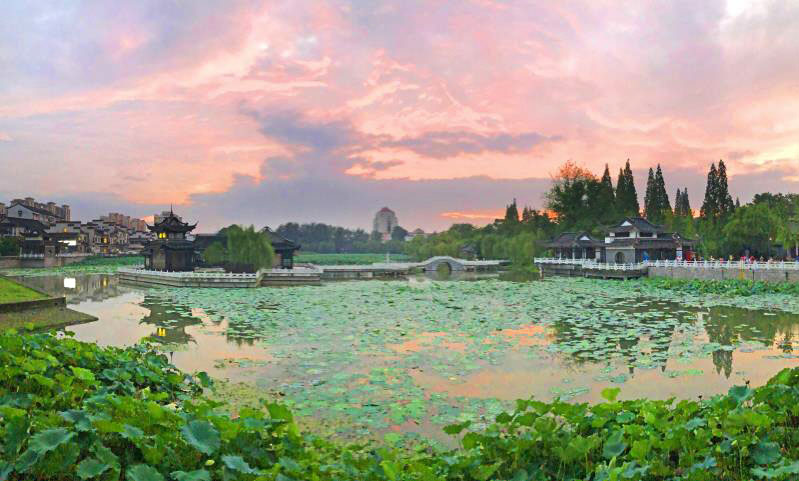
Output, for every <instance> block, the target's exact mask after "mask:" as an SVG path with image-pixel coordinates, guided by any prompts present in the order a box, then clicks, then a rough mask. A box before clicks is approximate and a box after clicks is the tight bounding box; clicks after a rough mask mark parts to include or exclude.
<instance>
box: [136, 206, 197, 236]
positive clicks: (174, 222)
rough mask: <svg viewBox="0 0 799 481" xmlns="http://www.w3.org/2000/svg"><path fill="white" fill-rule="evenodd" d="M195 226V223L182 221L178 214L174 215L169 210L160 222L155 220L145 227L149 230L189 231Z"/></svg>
mask: <svg viewBox="0 0 799 481" xmlns="http://www.w3.org/2000/svg"><path fill="white" fill-rule="evenodd" d="M195 227H197V223H196V222H195V223H194V225H190V224H189V223H188V222H183V221H182V220H180V218H179V217H178V216H176V215H175V213H174V212H172V211H171V210H170V211H169V215H167V216H164V218H163V219H161V221H160V222H156V223H155V224H154V225H148V226H147V229H149V230H150V232H183V233H186V232H191V231H193V230H194V228H195Z"/></svg>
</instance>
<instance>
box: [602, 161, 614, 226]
mask: <svg viewBox="0 0 799 481" xmlns="http://www.w3.org/2000/svg"><path fill="white" fill-rule="evenodd" d="M597 205H598V207H599V208H600V209H601V212H600V216H599V217H600V219H601V221H602V222H603V223H609V222H614V221H615V220H616V195H615V194H614V192H613V181H612V180H611V178H610V169H609V168H608V164H605V172H604V173H603V174H602V179H601V180H600V181H599V189H598V192H597Z"/></svg>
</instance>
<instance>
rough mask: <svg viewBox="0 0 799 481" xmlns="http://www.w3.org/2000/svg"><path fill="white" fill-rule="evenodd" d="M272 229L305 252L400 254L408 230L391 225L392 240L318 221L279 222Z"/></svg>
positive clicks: (375, 234)
mask: <svg viewBox="0 0 799 481" xmlns="http://www.w3.org/2000/svg"><path fill="white" fill-rule="evenodd" d="M275 232H277V233H278V234H280V235H281V236H283V237H285V238H287V239H291V240H292V241H294V242H296V243H298V244H300V245H301V246H302V250H303V251H305V252H319V253H323V254H330V253H384V252H391V253H392V254H400V253H402V252H403V244H404V240H405V236H406V235H407V234H408V231H406V230H405V229H403V228H402V227H400V226H397V227H395V228H394V230H393V232H392V233H391V240H390V241H388V242H383V241H382V238H381V236H380V234H379V233H377V232H372V233H367V232H366V231H365V230H363V229H347V228H346V227H338V226H333V225H329V224H323V223H319V222H313V223H308V224H299V223H297V222H287V223H285V224H281V225H280V226H279V227H278V228H277V229H275Z"/></svg>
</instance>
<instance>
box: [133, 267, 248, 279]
mask: <svg viewBox="0 0 799 481" xmlns="http://www.w3.org/2000/svg"><path fill="white" fill-rule="evenodd" d="M117 272H118V273H123V274H142V275H148V274H149V275H153V276H159V277H173V278H177V279H226V280H242V281H244V280H250V281H255V279H256V277H257V274H252V273H242V274H236V273H233V272H170V271H152V270H147V269H134V268H130V267H120V268H119V269H117Z"/></svg>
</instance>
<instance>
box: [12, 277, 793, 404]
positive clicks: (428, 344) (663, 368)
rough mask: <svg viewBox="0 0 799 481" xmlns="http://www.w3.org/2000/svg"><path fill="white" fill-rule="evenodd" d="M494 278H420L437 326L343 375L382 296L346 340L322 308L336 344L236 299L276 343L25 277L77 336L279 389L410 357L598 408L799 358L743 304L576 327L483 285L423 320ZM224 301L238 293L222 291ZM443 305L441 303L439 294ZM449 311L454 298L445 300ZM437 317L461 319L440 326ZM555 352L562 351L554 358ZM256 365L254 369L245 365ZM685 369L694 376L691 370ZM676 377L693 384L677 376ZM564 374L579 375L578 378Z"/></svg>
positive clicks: (432, 386)
mask: <svg viewBox="0 0 799 481" xmlns="http://www.w3.org/2000/svg"><path fill="white" fill-rule="evenodd" d="M495 276H496V274H485V273H463V272H448V273H442V272H436V273H429V274H428V275H426V276H416V277H413V278H411V279H409V283H410V284H411V285H413V286H414V291H415V292H416V294H414V296H419V302H418V303H414V304H413V305H414V314H408V313H404V312H401V313H399V314H398V316H400V317H402V316H411V315H415V316H416V317H414V318H411V317H407V320H408V321H409V322H411V321H413V322H416V321H418V320H419V319H420V318H421V319H422V321H423V322H426V323H418V324H417V325H419V326H423V327H424V328H425V329H419V330H416V331H415V332H414V331H413V330H409V336H408V338H407V339H403V340H402V341H400V342H397V343H389V344H388V345H386V346H385V348H386V352H381V351H380V350H379V349H378V350H374V351H370V352H369V353H368V354H369V356H368V362H364V363H363V364H358V363H357V362H353V361H352V359H354V356H341V359H344V360H345V361H346V362H343V366H342V365H337V364H336V362H338V361H336V359H338V358H335V359H334V358H332V357H331V358H329V359H328V358H326V357H324V356H326V354H324V353H326V352H327V353H331V352H338V351H340V350H341V349H342V346H344V345H346V346H354V347H351V349H353V350H357V346H358V342H359V341H361V342H363V340H365V339H369V336H371V337H372V338H380V336H382V333H381V331H380V330H379V329H377V327H379V326H377V325H375V326H373V327H370V328H368V329H367V328H366V327H361V324H360V323H363V326H366V325H368V323H369V322H374V323H375V324H379V322H378V321H373V320H372V319H370V316H372V314H373V309H374V308H372V307H370V305H369V302H371V301H374V302H378V301H377V300H374V299H373V300H365V299H364V298H363V297H352V296H351V297H342V298H336V300H335V302H337V303H346V304H348V305H349V304H352V305H353V306H356V307H354V308H353V314H352V315H353V317H352V318H347V329H346V331H347V334H351V335H352V339H347V340H346V343H342V340H341V336H340V334H341V332H336V327H335V326H339V327H340V326H341V324H340V323H339V321H340V319H330V321H331V322H330V323H329V324H320V323H318V322H317V320H318V319H322V318H325V316H327V315H328V313H329V311H328V310H326V309H319V308H318V306H316V307H313V309H317V310H316V311H315V312H316V313H317V314H316V315H318V316H319V317H318V318H315V319H314V322H316V324H314V325H313V326H314V327H315V329H317V330H319V329H322V330H325V329H329V330H330V332H329V334H330V335H327V333H326V331H325V332H323V333H319V332H317V333H314V335H310V334H309V332H308V331H307V330H305V326H304V325H302V326H296V328H292V327H291V324H290V323H289V322H286V321H285V320H284V319H283V317H282V316H283V314H286V318H287V319H291V318H292V317H294V318H296V317H299V316H298V314H297V312H296V310H295V311H291V309H290V308H289V307H287V306H286V305H282V306H281V305H277V304H275V300H274V299H273V298H271V297H264V296H263V295H261V296H260V297H259V296H258V295H255V294H256V293H253V294H252V296H253V297H247V296H246V295H241V294H236V296H239V295H241V297H238V298H236V300H235V301H231V303H229V304H227V305H235V304H236V303H241V304H247V303H248V302H252V304H253V306H252V307H254V308H255V309H258V310H259V311H268V312H270V313H274V317H273V319H274V322H275V325H274V326H273V327H274V331H270V333H271V334H268V333H266V332H264V331H263V325H261V327H260V328H259V327H256V326H255V325H253V324H248V323H247V322H246V321H245V319H246V317H243V316H240V315H230V314H231V313H230V312H213V311H212V310H211V308H219V306H220V304H215V303H213V302H208V301H207V300H206V301H203V302H204V303H205V304H203V302H200V301H198V300H197V299H198V297H196V296H193V295H181V296H175V295H174V293H175V292H178V291H179V290H175V289H168V288H165V289H147V288H141V287H134V286H122V285H120V284H119V283H118V281H117V279H116V278H115V277H114V276H111V275H104V274H90V275H83V276H81V275H77V276H74V277H71V278H72V279H74V288H73V287H70V286H72V285H73V284H72V281H69V282H64V281H65V278H64V277H62V276H52V277H35V278H26V279H25V281H26V282H28V283H30V284H33V285H34V286H36V287H39V288H40V289H43V290H45V291H48V292H51V293H53V294H56V295H66V296H67V299H68V302H69V303H70V304H72V305H74V308H75V309H77V310H80V311H83V312H86V313H88V314H91V315H94V316H97V317H99V318H100V321H98V322H94V323H90V324H86V325H81V326H74V327H72V328H70V330H72V331H74V332H75V333H76V337H77V338H78V339H81V340H87V341H97V342H99V343H101V344H106V345H107V344H111V345H129V344H132V343H135V342H137V341H139V340H140V339H141V338H143V337H150V338H152V339H155V340H157V341H158V342H162V343H164V344H169V345H170V348H171V346H172V345H175V347H176V349H175V353H174V358H173V360H174V362H175V364H176V365H177V366H178V367H180V368H183V369H186V370H188V371H194V370H205V371H209V372H211V373H212V374H215V375H220V376H224V377H234V378H236V377H238V378H246V377H247V376H256V375H257V376H259V379H264V378H268V379H270V382H271V383H272V384H274V385H283V384H286V383H288V384H291V383H293V382H295V381H297V378H298V377H301V376H306V377H308V378H314V377H316V376H322V374H320V373H321V372H338V371H337V370H339V369H340V370H343V369H350V370H358V369H362V370H365V371H369V369H372V368H379V367H392V366H396V364H393V363H396V362H397V360H398V359H399V360H403V361H402V362H408V363H409V364H408V365H410V366H411V371H410V375H411V376H412V377H413V379H414V382H415V383H416V386H417V387H418V388H419V389H424V390H429V391H433V392H446V393H449V395H453V396H456V395H463V396H471V397H486V398H503V399H515V398H518V397H525V398H526V397H529V396H531V395H534V396H536V397H539V398H546V397H550V398H551V397H552V393H553V392H558V390H559V389H567V388H568V387H569V386H586V387H591V388H592V389H591V392H590V393H589V394H587V395H586V397H589V398H590V399H586V398H585V397H583V398H580V400H581V401H583V400H591V401H593V400H599V398H598V393H599V391H600V389H594V388H595V387H599V386H602V387H604V386H607V385H609V383H618V384H623V383H625V384H624V386H623V395H624V397H625V398H627V399H629V398H632V397H636V396H647V397H651V398H661V399H662V398H668V397H671V396H683V397H684V395H685V394H690V395H694V394H695V393H704V394H715V393H718V392H723V391H725V390H726V389H728V387H729V386H730V385H732V384H735V383H740V382H741V380H742V377H743V376H746V378H747V379H751V380H752V382H753V383H755V384H758V383H762V382H764V381H765V380H766V379H767V378H768V377H770V376H771V375H773V374H774V373H775V372H776V370H778V369H780V368H781V367H784V366H787V365H792V363H793V362H795V360H794V359H787V358H784V357H780V356H783V355H784V354H791V353H792V352H793V339H794V337H795V333H796V332H799V331H798V329H799V319H798V318H797V316H795V315H792V314H787V313H781V312H773V313H765V312H763V311H752V310H744V309H740V308H732V307H712V308H709V309H707V308H705V309H692V308H686V307H685V306H683V305H680V304H676V303H672V302H663V301H654V300H646V299H644V300H642V299H641V298H631V299H622V300H619V301H618V302H617V303H616V302H615V301H613V302H614V303H612V304H608V303H605V304H601V303H599V302H596V301H595V300H593V299H592V298H591V297H590V295H581V296H575V295H573V294H572V295H571V297H570V298H571V299H575V300H574V302H575V303H576V305H578V306H579V307H581V309H582V311H576V312H579V313H580V314H578V316H577V318H574V319H566V320H563V319H562V318H557V319H558V320H556V321H554V322H551V323H549V322H547V323H542V322H541V321H540V319H542V318H545V317H546V315H545V314H546V313H542V312H540V311H537V310H536V309H535V299H534V298H531V299H529V300H527V299H523V300H519V299H515V300H514V301H513V302H515V303H516V304H513V305H514V306H518V305H521V303H524V302H529V304H530V306H532V307H530V309H528V310H520V309H515V308H514V309H508V307H509V306H510V304H507V305H502V304H501V301H499V300H497V299H494V298H489V297H487V296H486V297H485V298H482V297H480V295H481V294H480V292H478V291H480V288H475V289H474V296H476V298H478V299H479V300H480V302H479V303H478V304H476V306H475V308H474V309H473V310H472V311H469V312H468V313H467V314H458V313H459V312H460V311H459V309H460V306H458V305H455V303H449V302H447V303H448V304H451V305H448V306H447V307H448V308H451V309H452V315H444V316H443V317H442V318H440V319H435V320H430V321H427V320H425V319H424V315H425V313H426V311H425V310H424V309H425V308H424V306H425V303H429V302H432V301H431V300H427V297H426V296H427V294H422V293H425V292H427V291H426V289H427V287H430V286H435V283H434V282H432V281H431V278H434V279H437V278H446V279H449V280H454V279H479V278H482V279H485V278H486V277H495ZM375 282H378V281H375ZM353 285H355V284H353ZM364 285H366V284H364ZM470 285H473V284H470ZM473 286H475V287H477V286H476V285H473ZM303 289H308V288H298V291H299V290H303ZM314 289H318V291H314V292H319V295H320V296H322V295H324V293H325V291H324V290H325V289H327V288H326V287H325V286H322V287H318V288H314ZM433 290H435V289H433ZM353 291H354V290H353ZM180 292H183V293H186V292H191V291H180ZM203 292H207V291H203ZM222 292H225V291H223V290H220V293H222ZM259 292H262V293H263V292H273V291H259ZM335 292H350V291H335ZM220 295H221V294H220ZM225 295H227V294H225ZM305 295H307V294H305ZM314 295H316V294H314ZM359 295H360V294H359ZM430 296H431V297H430V299H433V298H434V296H435V295H434V294H431V295H430ZM178 297H179V298H180V299H183V301H182V302H177V301H176V300H175V298H178ZM251 299H253V300H252V301H251ZM254 299H257V300H254ZM592 301H593V303H592ZM436 302H438V303H439V304H440V303H441V301H440V300H438V301H436ZM221 305H225V304H221ZM492 309H494V311H491V310H492ZM356 311H357V312H356ZM386 312H388V311H386ZM386 312H384V313H383V314H386ZM391 312H393V311H391ZM398 312H399V311H398ZM489 312H491V314H488V313H489ZM483 313H486V314H485V315H486V316H488V315H494V314H497V315H500V316H503V315H515V314H519V315H520V316H524V317H520V318H519V319H520V320H521V322H520V323H519V324H517V326H518V327H514V328H512V329H506V330H504V331H498V332H496V333H495V334H493V335H490V336H488V337H485V336H484V335H483V333H482V332H481V331H480V330H479V327H478V326H477V325H471V327H469V326H470V325H469V324H464V325H463V327H451V323H459V322H461V321H463V320H468V319H471V318H472V317H473V316H478V315H483ZM226 314H227V315H226ZM271 315H272V314H270V316H271ZM386 315H387V316H388V317H390V316H391V314H386ZM580 316H582V317H580ZM434 321H435V322H446V323H448V324H447V326H446V327H444V328H442V329H440V330H436V328H437V325H436V324H435V322H434ZM284 326H285V329H283V327H284ZM391 326H393V322H392V323H391ZM391 326H388V327H391ZM383 327H384V328H385V327H386V326H383ZM394 327H396V328H397V329H399V328H400V327H403V328H404V325H403V326H400V324H399V323H398V324H397V325H396V326H394ZM258 329H261V331H259V330H258ZM469 329H472V330H471V331H470V330H469ZM273 337H274V338H273ZM359 338H360V339H359ZM309 339H313V340H314V341H313V342H311V341H309ZM775 344H776V346H775ZM178 345H179V346H178ZM370 346H371V345H370ZM555 346H558V347H559V348H558V349H552V348H553V347H555ZM563 346H566V348H563ZM178 347H179V348H178ZM347 349H350V348H349V347H348V348H347ZM320 353H322V354H320ZM245 358H246V359H247V362H245V363H242V362H240V360H241V359H245ZM219 360H227V361H230V362H228V363H227V367H226V368H225V369H221V368H217V367H216V364H217V362H218V361H219ZM411 361H412V362H411ZM434 363H437V364H438V365H433V364H434ZM244 366H246V367H244ZM686 371H693V372H694V374H691V375H685V372H686ZM671 374H674V376H675V377H676V376H680V377H679V378H676V379H674V378H672V377H671V376H670V375H671ZM564 379H569V383H566V382H565V381H564ZM564 384H565V385H566V387H564Z"/></svg>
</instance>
